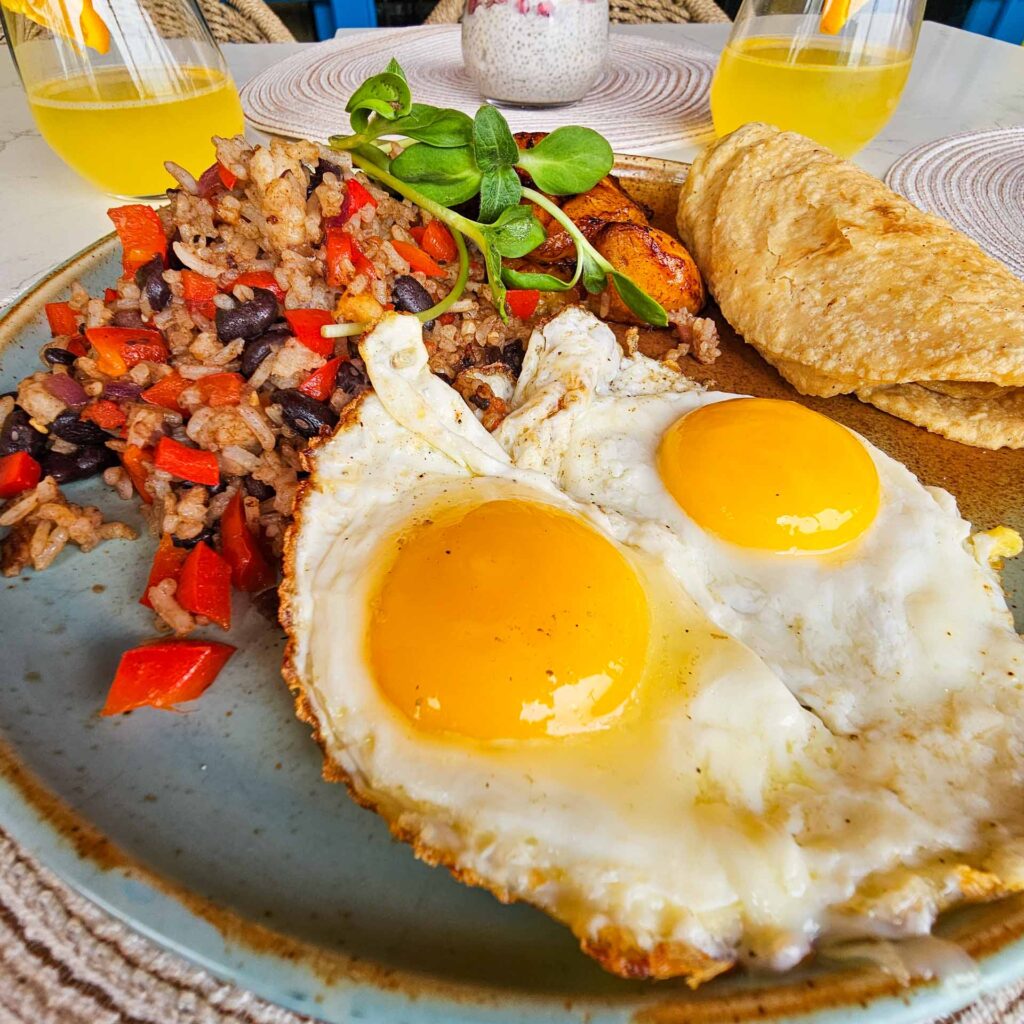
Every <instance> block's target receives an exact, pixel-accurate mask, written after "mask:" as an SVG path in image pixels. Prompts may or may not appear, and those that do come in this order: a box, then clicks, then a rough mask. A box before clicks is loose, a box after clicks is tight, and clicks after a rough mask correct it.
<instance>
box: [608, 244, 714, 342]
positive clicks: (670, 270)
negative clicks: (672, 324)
mask: <svg viewBox="0 0 1024 1024" xmlns="http://www.w3.org/2000/svg"><path fill="white" fill-rule="evenodd" d="M594 245H595V248H596V249H597V251H598V252H599V253H600V254H601V255H602V256H603V257H604V258H605V259H606V260H607V261H608V262H609V263H610V264H611V265H612V266H613V267H615V269H616V270H621V271H622V272H623V273H625V274H628V275H629V277H630V278H631V279H632V280H633V282H634V283H635V284H636V285H637V286H638V287H640V288H642V289H643V290H644V291H645V292H647V294H648V295H650V296H651V298H653V299H655V300H656V301H657V302H660V303H661V305H662V306H664V307H665V309H666V310H668V311H669V312H676V311H678V310H686V311H687V312H688V313H694V314H696V313H699V312H700V310H701V309H702V308H703V306H704V302H705V299H706V294H705V291H704V281H703V279H702V278H701V276H700V271H699V270H698V269H697V264H696V263H694V261H693V259H692V258H691V256H690V254H689V253H688V252H687V251H686V249H685V247H684V246H683V245H682V244H681V243H680V242H678V241H676V239H674V238H673V237H672V236H671V235H670V234H668V233H667V232H665V231H660V230H659V229H658V228H651V227H644V226H642V225H639V224H608V225H607V226H606V227H604V228H603V229H602V231H601V233H600V234H599V235H598V236H597V238H596V241H595V243H594ZM604 299H607V314H606V315H607V318H608V319H610V320H616V321H618V322H620V323H633V324H642V323H644V321H643V320H641V319H640V318H639V317H637V316H636V314H634V313H633V312H632V311H631V310H630V309H629V307H628V306H627V305H626V304H625V303H624V302H623V301H622V299H621V298H620V297H619V293H618V292H617V291H616V290H615V287H614V286H610V287H609V288H608V291H607V293H606V295H602V296H601V299H599V300H598V301H599V302H601V301H602V300H604ZM601 308H602V310H603V309H604V306H603V303H602V306H601Z"/></svg>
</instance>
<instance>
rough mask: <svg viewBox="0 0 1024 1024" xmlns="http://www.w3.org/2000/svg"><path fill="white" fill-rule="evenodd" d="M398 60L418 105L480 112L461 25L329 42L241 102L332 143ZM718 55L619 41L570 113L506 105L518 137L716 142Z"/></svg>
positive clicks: (291, 60)
mask: <svg viewBox="0 0 1024 1024" xmlns="http://www.w3.org/2000/svg"><path fill="white" fill-rule="evenodd" d="M392 57H397V58H398V60H399V62H400V63H401V65H402V67H403V68H404V69H405V72H406V74H407V75H408V77H409V82H410V84H411V86H412V91H413V95H414V97H415V98H416V100H417V102H419V103H429V104H433V105H435V106H441V107H456V108H457V109H459V110H464V111H466V112H467V113H470V114H472V113H473V112H474V111H475V110H476V109H477V108H478V107H479V106H480V104H481V103H482V102H483V100H482V98H481V96H480V94H479V92H478V91H477V89H476V86H475V85H474V84H473V82H472V81H471V80H470V78H469V76H468V75H467V74H466V71H465V69H464V67H463V64H462V42H461V34H460V29H459V28H458V26H450V25H438V26H426V27H418V28H409V29H396V30H394V31H389V32H379V33H378V32H372V33H366V34H358V35H354V36H345V37H343V38H341V39H330V40H328V41H327V42H324V43H320V44H319V45H318V46H315V47H310V48H308V49H306V50H304V51H303V52H302V53H298V54H295V55H294V56H292V57H288V58H286V59H285V60H283V61H280V62H279V63H277V64H274V65H272V66H271V67H269V68H267V69H266V70H265V71H262V72H261V73H260V74H258V75H256V77H255V78H252V79H250V80H249V82H247V83H246V85H245V87H244V88H243V89H242V106H243V108H244V110H245V116H246V117H247V118H248V119H249V121H250V122H251V123H252V124H253V125H254V126H255V127H256V128H259V129H261V130H262V131H265V132H269V133H271V134H275V135H291V136H300V137H304V138H312V139H326V138H327V137H328V136H329V135H337V134H343V133H345V132H348V131H349V121H348V114H346V113H345V103H346V101H347V100H348V97H349V96H350V95H351V94H352V93H353V91H354V90H355V88H356V86H358V85H359V84H360V83H361V82H362V81H363V80H364V79H366V78H368V77H369V76H370V75H373V74H376V73H377V72H379V71H381V70H383V68H384V67H385V66H386V65H387V62H388V61H389V60H390V59H391V58H392ZM715 61H716V58H715V55H714V54H713V53H711V52H710V51H707V50H701V49H698V48H696V47H695V46H693V45H692V44H685V45H678V44H670V43H663V42H659V41H657V40H653V39H647V38H645V37H640V36H625V35H616V34H614V33H613V35H612V37H611V45H610V50H609V61H608V68H607V70H606V71H605V73H604V74H603V75H602V76H601V78H600V79H599V80H598V83H597V85H595V86H594V88H593V90H592V91H591V93H590V95H588V96H587V97H585V98H584V99H582V100H581V101H580V102H579V103H575V104H573V105H571V106H567V107H557V108H554V109H548V110H511V109H503V113H504V114H505V116H506V117H507V118H508V121H509V123H510V124H511V126H512V128H513V130H514V131H550V130H552V129H554V128H557V127H559V125H563V124H583V125H586V126H587V127H589V128H593V129H595V130H596V131H599V132H601V134H602V135H604V136H605V137H606V138H607V139H608V141H609V142H610V143H611V144H612V147H613V148H614V149H615V150H616V151H617V152H619V153H644V152H647V151H649V150H651V149H654V148H656V147H658V146H662V145H664V144H666V143H670V142H678V141H679V139H680V137H681V136H684V135H685V136H688V137H690V138H691V139H695V140H697V139H701V138H704V137H710V135H711V133H712V131H713V127H712V123H711V112H710V109H709V107H708V89H709V88H710V85H711V76H712V74H713V73H714V68H715Z"/></svg>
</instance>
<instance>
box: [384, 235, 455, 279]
mask: <svg viewBox="0 0 1024 1024" xmlns="http://www.w3.org/2000/svg"><path fill="white" fill-rule="evenodd" d="M423 237H424V238H426V237H427V236H426V235H425V234H424V236H423ZM391 244H392V245H393V246H394V247H395V252H397V253H398V255H399V256H401V257H402V259H403V260H405V262H406V263H408V264H409V266H410V267H412V269H413V270H418V271H419V272H420V273H421V274H426V275H427V277H444V276H445V270H444V268H443V267H439V266H438V265H437V264H436V263H435V262H434V261H433V260H432V259H431V258H430V257H429V256H428V255H427V254H426V253H425V252H424V251H423V250H422V249H417V248H416V246H415V245H411V244H410V243H409V242H400V241H399V240H398V239H397V238H396V239H394V240H393V241H392V242H391ZM453 244H454V243H453Z"/></svg>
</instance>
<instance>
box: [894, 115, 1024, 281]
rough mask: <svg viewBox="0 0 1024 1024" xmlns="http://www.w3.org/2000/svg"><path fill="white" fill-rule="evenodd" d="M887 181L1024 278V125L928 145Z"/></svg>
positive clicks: (898, 165) (909, 156)
mask: <svg viewBox="0 0 1024 1024" xmlns="http://www.w3.org/2000/svg"><path fill="white" fill-rule="evenodd" d="M885 180H886V184H888V186H889V187H890V188H891V189H893V190H895V191H896V192H899V193H900V194H901V195H904V196H906V197H907V198H908V199H909V200H910V201H911V202H912V203H914V205H915V206H919V207H920V208H921V209H922V210H927V211H928V212H929V213H936V214H938V215H939V216H940V217H945V219H946V220H948V221H949V222H950V223H951V224H952V225H953V226H954V227H956V228H959V230H961V231H962V232H963V233H964V234H965V235H968V236H969V237H971V238H973V239H974V240H975V241H976V242H977V243H978V244H979V245H980V246H981V247H982V248H983V249H984V250H985V251H986V252H987V253H988V254H989V255H990V256H994V257H995V258H996V259H997V260H1001V261H1002V262H1003V263H1005V264H1006V266H1008V267H1009V268H1010V270H1012V271H1013V272H1014V273H1015V274H1016V275H1017V276H1018V277H1020V278H1022V279H1024V125H1019V126H1017V127H1014V128H992V129H989V130H988V131H979V132H967V133H965V134H963V135H951V136H949V137H948V138H945V139H936V140H935V141H934V142H928V143H925V145H923V146H919V147H918V148H917V149H915V150H912V151H911V152H910V153H907V155H906V156H903V157H901V158H900V159H899V160H897V161H896V163H894V164H893V165H892V167H890V168H889V173H888V174H887V175H886V177H885Z"/></svg>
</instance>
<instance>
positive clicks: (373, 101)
mask: <svg viewBox="0 0 1024 1024" xmlns="http://www.w3.org/2000/svg"><path fill="white" fill-rule="evenodd" d="M411 108H412V93H411V92H410V91H409V83H408V82H407V81H406V80H405V79H404V78H403V77H402V76H401V75H397V74H395V73H394V72H393V71H384V72H382V73H381V74H379V75H374V76H373V77H372V78H368V79H367V80H366V81H365V82H363V84H362V85H361V86H359V88H358V89H356V91H355V92H354V93H352V95H351V96H350V97H349V101H348V103H346V104H345V110H346V111H347V112H348V113H349V114H351V115H352V116H351V118H350V121H351V123H352V130H353V131H354V132H356V133H357V134H360V133H363V132H365V131H366V129H367V127H368V126H369V121H370V114H371V113H373V114H377V115H379V116H380V117H383V118H385V119H386V120H388V121H394V120H395V118H398V117H404V116H405V115H406V114H408V113H409V110H410V109H411Z"/></svg>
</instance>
